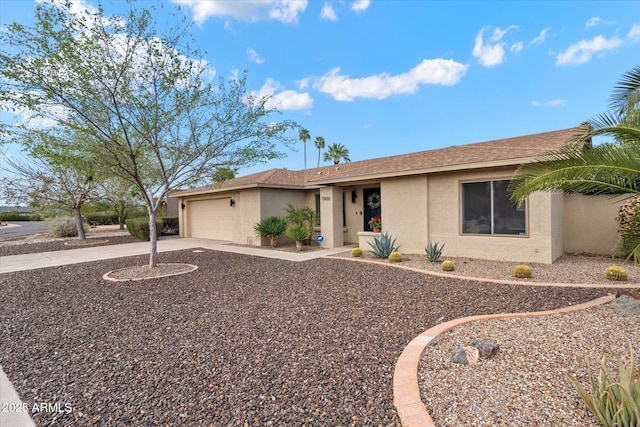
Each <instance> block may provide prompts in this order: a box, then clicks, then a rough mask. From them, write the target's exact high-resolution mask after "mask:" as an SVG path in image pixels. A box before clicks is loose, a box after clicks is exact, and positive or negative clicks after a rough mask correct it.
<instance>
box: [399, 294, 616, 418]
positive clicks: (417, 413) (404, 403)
mask: <svg viewBox="0 0 640 427" xmlns="http://www.w3.org/2000/svg"><path fill="white" fill-rule="evenodd" d="M613 299H614V295H613V294H609V295H607V296H604V297H600V298H597V299H594V300H593V301H589V302H586V303H583V304H577V305H572V306H569V307H563V308H559V309H556V310H546V311H537V312H525V313H505V314H487V315H477V316H470V317H462V318H459V319H454V320H450V321H448V322H444V323H441V324H439V325H436V326H434V327H433V328H429V329H427V330H426V331H424V332H423V333H421V334H420V335H418V336H417V337H415V338H414V339H413V340H412V341H411V342H410V343H409V344H408V345H407V346H406V347H405V348H404V350H403V352H402V354H400V357H399V358H398V361H397V362H396V367H395V371H394V374H393V404H394V406H395V407H396V410H397V411H398V417H399V418H400V422H401V424H402V426H403V427H435V424H434V422H433V419H432V418H431V416H430V415H429V413H428V412H427V408H426V406H425V405H424V403H423V402H422V399H421V398H420V386H419V384H418V366H419V364H420V359H421V358H422V354H423V353H424V351H425V349H426V348H427V345H429V343H430V342H431V340H433V339H434V338H435V337H437V336H438V335H440V334H441V333H443V332H446V331H448V330H449V329H452V328H454V327H456V326H460V325H463V324H465V323H469V322H475V321H478V320H491V319H509V318H516V317H529V316H545V315H548V314H559V313H570V312H574V311H579V310H584V309H587V308H590V307H595V306H597V305H600V304H606V303H608V302H611V301H612V300H613Z"/></svg>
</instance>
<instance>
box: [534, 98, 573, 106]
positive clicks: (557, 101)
mask: <svg viewBox="0 0 640 427" xmlns="http://www.w3.org/2000/svg"><path fill="white" fill-rule="evenodd" d="M566 103H567V101H566V100H565V99H553V100H551V101H547V102H545V103H544V105H546V106H547V107H561V106H563V105H565V104H566ZM531 105H533V106H534V107H540V106H542V102H540V101H537V100H534V101H531Z"/></svg>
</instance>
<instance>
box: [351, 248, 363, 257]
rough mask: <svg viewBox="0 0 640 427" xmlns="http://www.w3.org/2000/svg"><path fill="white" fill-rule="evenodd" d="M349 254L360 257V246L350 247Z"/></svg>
mask: <svg viewBox="0 0 640 427" xmlns="http://www.w3.org/2000/svg"><path fill="white" fill-rule="evenodd" d="M351 256H353V257H357V258H359V257H361V256H362V249H360V248H353V249H351Z"/></svg>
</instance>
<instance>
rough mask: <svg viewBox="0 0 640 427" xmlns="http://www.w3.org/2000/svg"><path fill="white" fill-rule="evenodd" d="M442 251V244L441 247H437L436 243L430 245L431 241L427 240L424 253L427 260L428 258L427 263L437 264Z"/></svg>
mask: <svg viewBox="0 0 640 427" xmlns="http://www.w3.org/2000/svg"><path fill="white" fill-rule="evenodd" d="M443 249H444V243H443V244H442V245H439V243H438V242H433V243H432V242H431V240H429V243H427V246H426V247H425V248H424V251H425V252H426V253H427V258H429V261H431V262H438V260H439V259H440V255H442V250H443Z"/></svg>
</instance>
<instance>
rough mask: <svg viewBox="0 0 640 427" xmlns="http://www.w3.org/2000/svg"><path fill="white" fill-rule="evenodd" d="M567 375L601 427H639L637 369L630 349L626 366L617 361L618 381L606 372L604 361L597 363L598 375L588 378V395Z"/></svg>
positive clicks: (639, 384)
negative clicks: (598, 366) (589, 390)
mask: <svg viewBox="0 0 640 427" xmlns="http://www.w3.org/2000/svg"><path fill="white" fill-rule="evenodd" d="M630 347H631V346H630ZM636 371H637V372H636ZM566 375H567V377H568V378H569V380H570V381H571V382H572V383H573V386H574V387H575V388H576V390H577V391H578V394H579V395H580V397H581V398H582V400H583V401H584V402H585V403H586V404H587V406H588V407H589V410H590V411H591V412H592V413H593V414H594V415H595V416H596V417H597V418H598V420H599V421H600V422H601V423H602V424H603V425H604V426H607V427H614V426H616V427H637V426H639V425H640V367H636V364H635V360H634V355H633V347H631V357H630V360H629V363H628V364H625V363H624V362H623V361H622V360H618V381H616V379H615V377H614V376H613V375H611V373H609V371H608V370H607V367H606V365H605V361H604V359H603V360H602V361H601V362H600V375H599V376H598V377H597V378H592V379H591V393H589V392H588V391H587V390H585V388H584V387H583V386H582V384H580V382H579V381H578V380H577V379H576V378H575V377H574V376H572V375H571V374H569V373H567V374H566Z"/></svg>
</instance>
